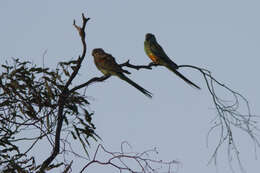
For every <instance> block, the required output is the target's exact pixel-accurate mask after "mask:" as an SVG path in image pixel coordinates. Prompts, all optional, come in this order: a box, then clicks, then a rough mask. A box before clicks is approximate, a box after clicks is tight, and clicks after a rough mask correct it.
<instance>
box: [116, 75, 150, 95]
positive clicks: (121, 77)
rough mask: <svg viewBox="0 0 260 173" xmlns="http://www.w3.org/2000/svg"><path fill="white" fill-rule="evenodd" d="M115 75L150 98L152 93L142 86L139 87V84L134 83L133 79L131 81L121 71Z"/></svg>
mask: <svg viewBox="0 0 260 173" xmlns="http://www.w3.org/2000/svg"><path fill="white" fill-rule="evenodd" d="M117 76H118V77H119V78H120V79H122V80H124V81H126V82H127V83H129V84H130V85H132V86H133V87H135V88H136V89H138V90H139V91H141V92H142V93H143V94H144V95H146V96H147V97H149V98H152V93H151V92H149V91H147V90H146V89H144V88H143V87H141V86H140V85H138V84H137V83H135V82H134V81H132V80H131V79H129V78H128V77H126V76H125V75H124V74H123V73H118V74H117Z"/></svg>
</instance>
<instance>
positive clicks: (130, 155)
mask: <svg viewBox="0 0 260 173" xmlns="http://www.w3.org/2000/svg"><path fill="white" fill-rule="evenodd" d="M125 145H127V146H129V144H128V143H127V142H122V143H121V151H120V152H111V151H108V150H107V149H105V147H104V146H103V145H101V144H99V145H98V147H97V149H96V151H95V153H94V156H93V158H92V159H91V161H90V162H88V163H87V164H86V165H85V166H84V167H83V168H82V169H81V171H80V173H83V172H84V170H85V169H87V168H88V167H89V166H90V165H92V164H99V165H106V166H109V165H110V166H112V167H114V168H115V169H117V170H119V171H120V172H122V171H128V172H131V173H157V172H158V171H159V170H161V171H166V172H167V173H172V172H173V170H172V167H173V165H177V166H178V165H179V164H180V162H178V161H176V160H172V161H168V162H166V161H162V160H157V159H153V158H151V157H152V155H154V154H155V155H158V151H157V149H156V148H154V149H151V150H146V151H144V152H141V153H136V152H126V151H125ZM98 153H102V154H108V155H109V156H110V157H109V159H107V161H101V160H100V159H98ZM130 160H131V161H133V162H135V163H136V166H135V167H134V168H132V167H130V166H128V164H127V161H130ZM155 165H158V166H157V167H156V166H155Z"/></svg>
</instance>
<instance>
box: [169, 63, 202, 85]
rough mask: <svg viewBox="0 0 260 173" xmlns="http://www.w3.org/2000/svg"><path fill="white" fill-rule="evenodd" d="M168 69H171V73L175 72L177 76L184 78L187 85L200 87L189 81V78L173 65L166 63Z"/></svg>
mask: <svg viewBox="0 0 260 173" xmlns="http://www.w3.org/2000/svg"><path fill="white" fill-rule="evenodd" d="M166 67H167V68H168V69H169V70H171V71H172V72H173V73H175V74H176V75H177V76H179V77H180V78H182V80H184V81H185V82H186V83H188V84H189V85H192V86H194V87H195V88H197V89H200V87H199V86H198V85H196V84H194V83H193V82H191V81H190V80H189V79H187V78H186V77H185V76H183V75H182V74H181V73H180V72H178V71H177V69H176V68H175V66H174V67H173V66H170V65H167V66H166Z"/></svg>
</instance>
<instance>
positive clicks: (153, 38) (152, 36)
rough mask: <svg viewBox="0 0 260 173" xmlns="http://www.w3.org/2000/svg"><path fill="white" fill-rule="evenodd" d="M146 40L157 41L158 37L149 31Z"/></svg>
mask: <svg viewBox="0 0 260 173" xmlns="http://www.w3.org/2000/svg"><path fill="white" fill-rule="evenodd" d="M145 40H146V41H155V40H156V38H155V36H154V35H153V34H151V33H147V34H146V35H145Z"/></svg>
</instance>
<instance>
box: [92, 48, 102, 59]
mask: <svg viewBox="0 0 260 173" xmlns="http://www.w3.org/2000/svg"><path fill="white" fill-rule="evenodd" d="M104 53H105V51H104V50H103V49H102V48H96V49H93V50H92V56H94V57H97V56H99V55H102V54H104Z"/></svg>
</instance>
